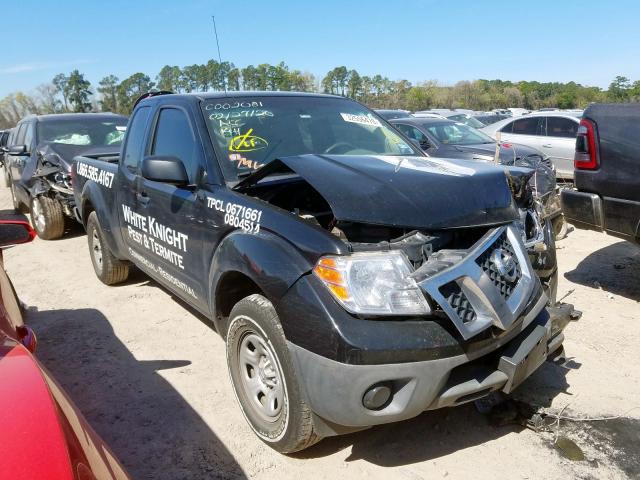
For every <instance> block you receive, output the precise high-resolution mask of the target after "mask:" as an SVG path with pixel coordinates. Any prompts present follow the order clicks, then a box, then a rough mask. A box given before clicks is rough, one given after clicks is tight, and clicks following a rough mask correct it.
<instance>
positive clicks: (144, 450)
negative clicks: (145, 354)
mask: <svg viewBox="0 0 640 480" xmlns="http://www.w3.org/2000/svg"><path fill="white" fill-rule="evenodd" d="M27 316H28V319H27V320H28V322H29V323H30V325H31V326H33V328H34V329H35V330H36V331H37V332H38V335H39V339H40V343H39V347H38V358H39V359H40V361H41V362H42V363H43V365H45V367H46V368H47V369H49V370H50V371H51V373H52V374H53V376H54V377H55V378H56V379H57V380H58V381H59V383H60V384H61V385H62V386H63V387H64V388H65V389H66V390H67V392H68V393H69V394H70V396H71V398H72V399H73V400H74V402H75V403H76V404H77V405H78V407H79V408H80V410H81V411H82V412H83V413H84V415H85V417H87V419H88V420H89V423H91V425H92V426H93V427H94V429H95V430H96V431H97V432H98V433H99V434H100V436H101V437H102V438H103V439H104V440H105V442H106V443H107V444H108V445H109V446H110V447H111V449H112V450H113V451H114V453H115V454H116V456H117V457H118V458H119V459H120V461H121V462H122V463H123V464H124V466H125V468H127V470H128V471H129V472H130V474H131V475H132V476H133V478H136V479H137V478H140V479H142V478H153V479H167V480H169V479H171V480H174V479H185V478H189V479H194V478H230V479H236V478H238V479H239V478H245V474H244V472H243V471H242V469H241V467H240V466H239V465H238V464H237V463H236V461H235V459H234V458H233V456H232V455H231V454H230V453H229V451H228V450H227V448H226V447H225V446H224V445H223V444H222V442H221V441H220V440H219V439H218V437H217V436H216V435H215V434H214V433H213V432H212V431H211V429H210V428H209V427H208V426H207V425H206V423H205V422H204V421H203V419H202V418H201V417H200V416H199V415H198V414H197V413H196V412H195V410H193V408H192V407H191V406H190V405H189V404H188V403H187V402H186V401H185V400H184V398H183V397H182V396H181V395H180V393H178V392H177V391H176V390H175V389H174V388H173V387H172V386H171V384H170V383H169V382H167V381H166V380H165V379H164V378H162V376H161V375H159V374H158V371H160V370H164V369H171V368H184V367H185V366H187V365H189V364H190V363H191V362H190V361H188V360H176V361H166V360H158V361H139V360H136V358H135V357H134V356H133V355H132V354H131V352H130V351H129V350H128V348H127V347H126V346H125V345H124V344H123V343H122V342H120V340H119V339H118V338H117V337H116V336H115V335H114V332H113V330H112V328H111V325H110V324H109V322H108V321H107V319H106V318H105V317H104V315H103V314H102V313H101V312H100V311H98V310H95V309H78V310H52V311H42V312H37V311H29V312H28V314H27ZM62 345H72V346H73V347H72V348H68V347H67V348H64V351H62V349H61V348H60V347H61V346H62Z"/></svg>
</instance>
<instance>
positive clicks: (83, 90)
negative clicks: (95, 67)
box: [64, 70, 92, 112]
mask: <svg viewBox="0 0 640 480" xmlns="http://www.w3.org/2000/svg"><path fill="white" fill-rule="evenodd" d="M90 88H91V83H90V82H89V80H87V79H86V78H84V74H82V73H80V72H79V71H78V70H74V71H72V72H71V74H70V75H69V78H68V81H67V84H66V85H65V87H64V92H65V94H66V98H67V99H68V100H69V103H70V104H71V107H72V108H73V111H74V112H88V111H90V110H91V102H90V101H89V97H90V96H91V93H92V92H91V90H90Z"/></svg>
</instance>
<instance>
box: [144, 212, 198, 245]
mask: <svg viewBox="0 0 640 480" xmlns="http://www.w3.org/2000/svg"><path fill="white" fill-rule="evenodd" d="M149 233H150V234H151V235H153V236H154V237H156V238H158V239H160V240H162V241H163V242H164V243H166V244H167V245H171V246H172V247H175V248H177V249H179V250H182V251H183V252H186V251H187V239H188V238H189V236H188V235H185V234H184V233H180V232H178V231H176V230H175V229H173V228H171V227H167V226H166V225H162V224H161V223H158V221H157V220H156V219H155V218H153V217H149Z"/></svg>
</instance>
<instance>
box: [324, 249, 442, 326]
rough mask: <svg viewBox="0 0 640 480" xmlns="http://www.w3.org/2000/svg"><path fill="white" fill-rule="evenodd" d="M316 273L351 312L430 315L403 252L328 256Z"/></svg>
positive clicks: (427, 305) (426, 303)
mask: <svg viewBox="0 0 640 480" xmlns="http://www.w3.org/2000/svg"><path fill="white" fill-rule="evenodd" d="M313 273H314V274H315V275H316V277H318V278H319V279H320V280H321V281H322V283H324V284H325V286H326V287H327V288H328V289H329V291H330V292H331V293H332V294H333V296H334V298H335V299H336V300H337V301H338V302H339V303H340V304H341V305H342V306H343V307H344V308H345V309H346V310H348V311H349V312H351V313H357V314H371V315H425V314H429V313H431V308H430V307H429V303H428V302H427V300H426V298H425V297H424V295H423V294H422V292H421V291H420V288H419V287H418V285H416V283H415V281H414V280H413V279H412V278H410V277H409V275H410V273H411V267H410V266H409V263H408V262H407V260H406V258H405V257H404V255H403V254H402V253H401V252H384V253H377V252H376V253H354V254H352V255H349V256H327V257H323V258H321V259H320V260H319V261H318V263H317V264H316V266H315V267H314V269H313Z"/></svg>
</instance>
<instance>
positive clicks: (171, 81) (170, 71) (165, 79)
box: [156, 65, 182, 93]
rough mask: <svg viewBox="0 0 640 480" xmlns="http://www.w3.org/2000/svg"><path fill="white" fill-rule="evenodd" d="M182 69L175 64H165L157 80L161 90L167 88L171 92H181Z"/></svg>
mask: <svg viewBox="0 0 640 480" xmlns="http://www.w3.org/2000/svg"><path fill="white" fill-rule="evenodd" d="M181 75H182V70H180V67H178V66H176V65H174V66H171V65H165V66H164V67H162V68H161V69H160V72H159V73H158V75H157V76H156V82H157V85H158V88H159V89H160V90H167V91H170V92H176V93H178V92H180V77H181Z"/></svg>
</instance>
